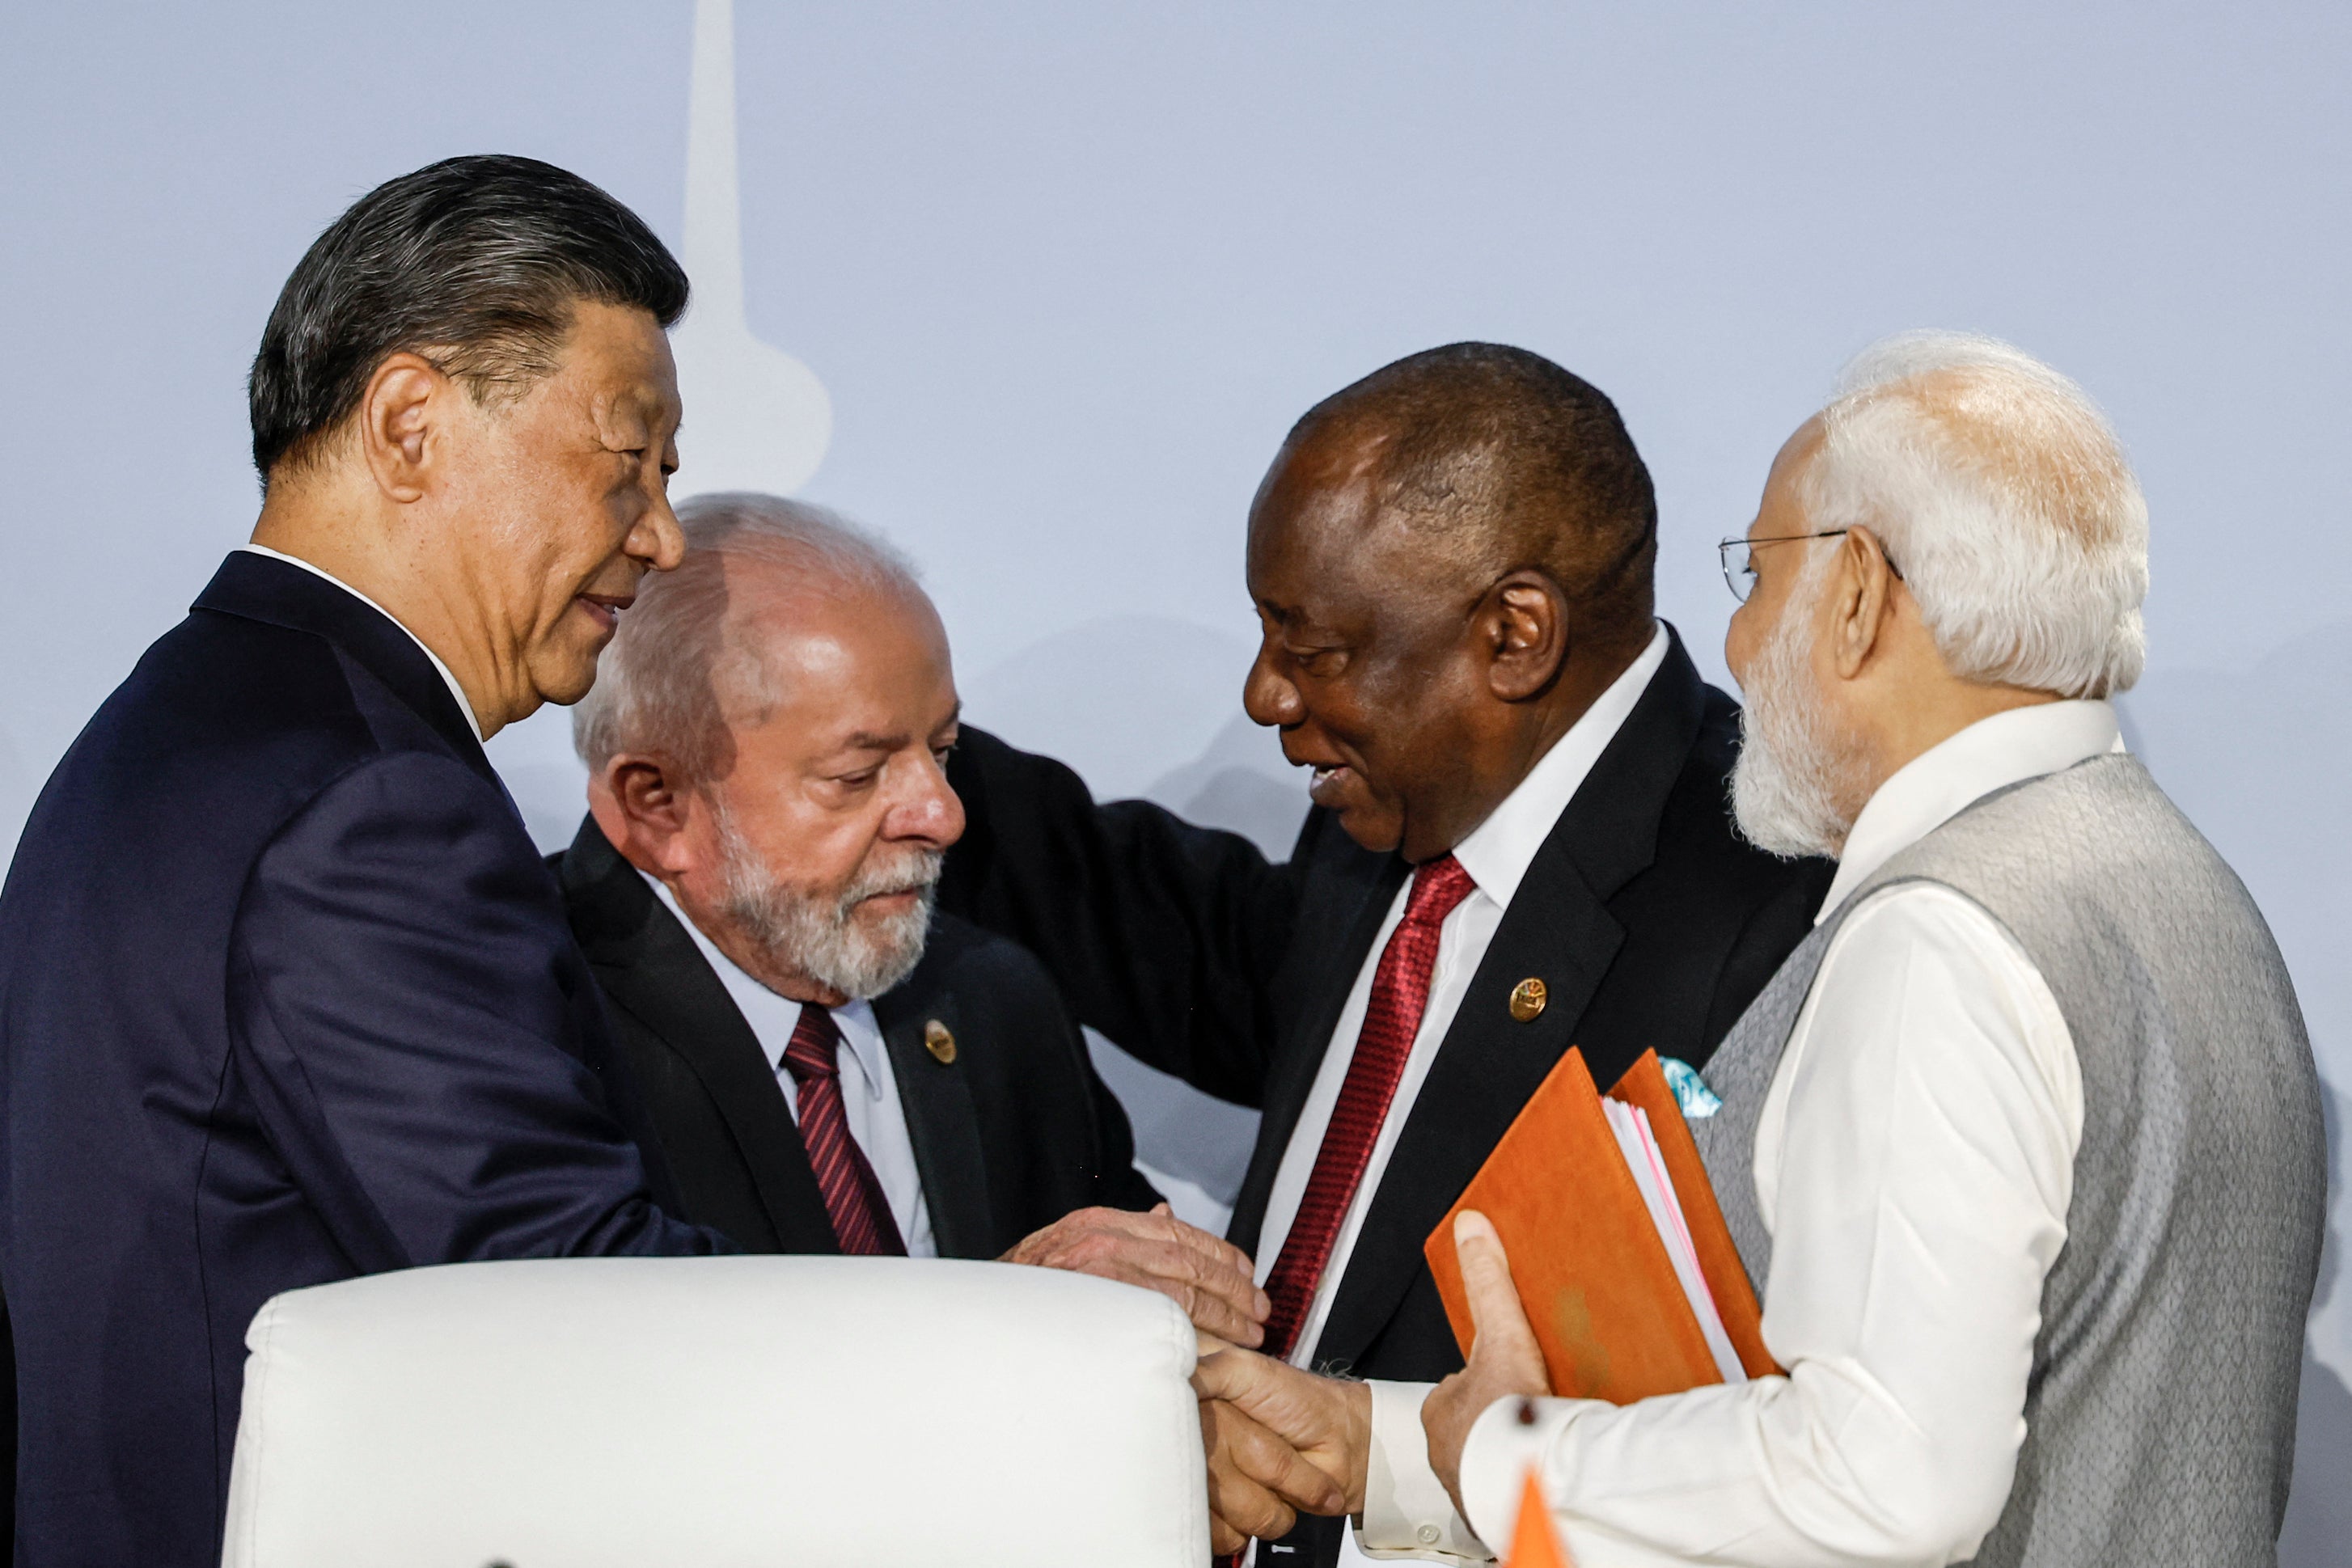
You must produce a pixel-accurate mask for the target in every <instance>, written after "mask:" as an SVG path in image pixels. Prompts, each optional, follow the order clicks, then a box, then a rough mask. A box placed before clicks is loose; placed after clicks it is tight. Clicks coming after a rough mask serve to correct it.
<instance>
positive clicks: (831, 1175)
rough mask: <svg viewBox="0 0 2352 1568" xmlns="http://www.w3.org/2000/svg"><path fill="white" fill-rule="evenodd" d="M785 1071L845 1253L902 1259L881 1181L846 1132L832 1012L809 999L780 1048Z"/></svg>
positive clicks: (812, 1162) (837, 1038) (803, 1140)
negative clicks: (787, 1041) (787, 1042)
mask: <svg viewBox="0 0 2352 1568" xmlns="http://www.w3.org/2000/svg"><path fill="white" fill-rule="evenodd" d="M784 1071H787V1072H790V1073H791V1074H792V1075H793V1083H794V1084H795V1085H797V1086H798V1088H799V1091H800V1095H799V1100H800V1103H799V1121H800V1124H801V1143H802V1144H803V1145H805V1146H806V1148H807V1149H808V1157H809V1166H810V1167H811V1168H812V1169H814V1171H815V1172H816V1185H817V1190H818V1191H819V1192H822V1193H823V1194H824V1211H825V1213H826V1214H827V1215H829V1216H831V1217H832V1219H833V1233H834V1235H835V1237H836V1238H837V1239H839V1240H840V1242H841V1249H842V1250H843V1251H844V1252H847V1253H854V1254H862V1255H864V1256H867V1257H873V1256H877V1255H880V1256H884V1257H890V1258H903V1257H905V1256H906V1255H907V1243H906V1242H905V1241H904V1240H902V1239H900V1238H899V1236H898V1221H897V1220H895V1219H893V1218H890V1205H889V1204H888V1203H887V1201H885V1200H884V1198H883V1197H882V1184H881V1183H880V1182H878V1181H876V1180H875V1179H874V1167H873V1166H870V1165H868V1164H866V1151H865V1150H863V1149H861V1148H859V1147H858V1146H857V1140H856V1139H855V1138H853V1137H851V1136H850V1135H849V1116H848V1113H846V1112H845V1111H844V1110H843V1109H842V1103H841V1030H840V1027H839V1026H838V1025H836V1024H835V1022H834V1021H833V1014H832V1013H831V1012H830V1011H829V1010H827V1009H824V1008H822V1007H819V1006H818V1005H817V1004H816V1003H814V1002H803V1003H802V1004H801V1020H800V1022H798V1023H796V1024H794V1025H793V1040H792V1043H791V1044H790V1045H787V1046H786V1047H784Z"/></svg>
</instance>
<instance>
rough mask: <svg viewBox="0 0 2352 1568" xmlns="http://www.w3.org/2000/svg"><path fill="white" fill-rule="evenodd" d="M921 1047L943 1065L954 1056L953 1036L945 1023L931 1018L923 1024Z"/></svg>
mask: <svg viewBox="0 0 2352 1568" xmlns="http://www.w3.org/2000/svg"><path fill="white" fill-rule="evenodd" d="M923 1049H924V1050H925V1051H929V1052H930V1053H931V1056H932V1058H933V1059H934V1060H936V1061H938V1062H939V1064H940V1066H942V1067H945V1066H947V1065H948V1064H949V1063H950V1062H951V1061H954V1060H955V1058H956V1047H955V1036H954V1034H953V1033H951V1032H950V1030H949V1029H948V1026H947V1025H945V1024H943V1023H941V1022H940V1020H939V1019H932V1020H931V1021H930V1022H929V1023H927V1024H925V1025H924V1026H923Z"/></svg>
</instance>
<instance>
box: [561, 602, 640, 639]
mask: <svg viewBox="0 0 2352 1568" xmlns="http://www.w3.org/2000/svg"><path fill="white" fill-rule="evenodd" d="M636 601H637V596H636V595H635V594H634V593H581V594H575V595H573V596H572V602H573V603H575V604H577V605H579V606H580V608H582V609H583V610H585V611H586V612H588V618H589V619H590V620H591V621H593V622H596V624H597V626H598V627H600V628H601V629H602V630H603V631H604V633H605V634H606V635H607V636H610V635H611V634H612V633H613V632H615V631H617V630H618V629H619V628H620V624H621V612H622V611H624V610H626V609H627V608H628V607H629V606H630V605H632V604H635V602H636Z"/></svg>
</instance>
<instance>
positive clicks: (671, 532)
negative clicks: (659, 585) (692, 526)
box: [623, 489, 686, 571]
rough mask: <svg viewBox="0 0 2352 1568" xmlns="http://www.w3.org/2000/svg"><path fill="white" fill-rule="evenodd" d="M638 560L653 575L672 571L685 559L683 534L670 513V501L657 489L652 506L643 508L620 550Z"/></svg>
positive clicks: (674, 513) (675, 517) (673, 514)
mask: <svg viewBox="0 0 2352 1568" xmlns="http://www.w3.org/2000/svg"><path fill="white" fill-rule="evenodd" d="M623 548H624V549H625V550H627V552H628V553H629V554H630V555H631V556H632V557H634V558H635V559H638V560H641V561H644V562H645V563H646V565H647V566H649V567H651V568H652V569H653V570H656V571H674V570H677V563H678V562H679V561H682V560H684V559H686V530H685V529H683V528H679V527H678V526H677V513H676V512H674V511H672V510H671V509H670V505H669V497H668V496H667V495H665V494H663V493H662V491H661V490H659V489H656V490H655V491H654V494H653V505H651V506H650V507H646V513H645V516H643V517H639V518H638V519H637V526H636V527H635V528H631V529H630V530H629V538H628V542H627V543H626V544H625V545H624V546H623Z"/></svg>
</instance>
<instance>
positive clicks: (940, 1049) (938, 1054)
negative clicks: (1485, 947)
mask: <svg viewBox="0 0 2352 1568" xmlns="http://www.w3.org/2000/svg"><path fill="white" fill-rule="evenodd" d="M1513 1005H1514V1006H1516V1005H1517V1001H1516V999H1515V1000H1514V1003H1513ZM1536 1005H1537V1006H1538V1007H1541V1006H1542V1005H1543V1004H1542V1003H1540V1002H1538V1003H1537V1004H1536ZM923 1049H924V1050H925V1051H929V1052H930V1053H931V1056H932V1059H933V1060H935V1061H938V1062H939V1064H940V1066H942V1067H945V1066H947V1065H948V1064H949V1063H950V1062H951V1061H954V1060H955V1035H954V1034H953V1032H951V1031H950V1030H949V1028H948V1026H947V1025H945V1024H943V1023H941V1022H940V1020H939V1019H932V1020H931V1021H930V1022H929V1023H927V1024H925V1025H924V1026H923Z"/></svg>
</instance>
